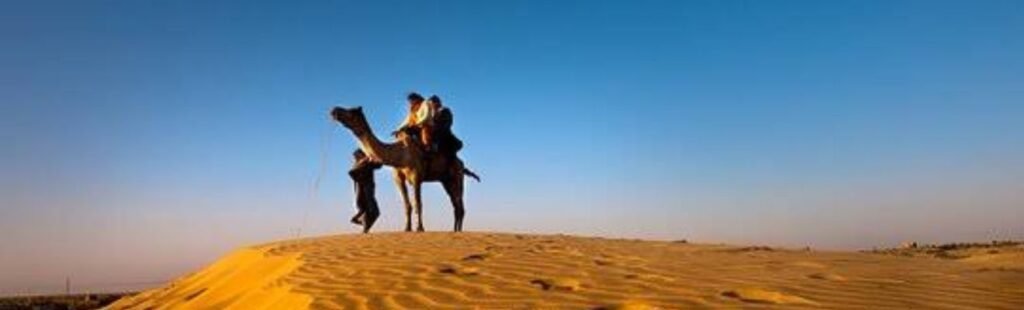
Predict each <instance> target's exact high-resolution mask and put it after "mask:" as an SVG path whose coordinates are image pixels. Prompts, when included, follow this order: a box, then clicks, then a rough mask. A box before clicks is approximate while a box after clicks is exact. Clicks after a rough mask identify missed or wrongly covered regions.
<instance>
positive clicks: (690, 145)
mask: <svg viewBox="0 0 1024 310" xmlns="http://www.w3.org/2000/svg"><path fill="white" fill-rule="evenodd" d="M214 2H215V3H214ZM246 2H248V1H245V2H243V1H239V2H237V3H231V2H226V1H67V2H61V1H5V2H4V3H3V4H2V5H0V42H2V43H0V44H2V46H0V141H2V144H0V294H3V293H12V292H30V291H31V292H43V291H48V290H60V289H63V284H64V278H65V276H70V277H71V278H72V282H73V285H76V287H79V288H83V289H110V288H112V287H115V286H118V285H131V284H133V283H151V282H154V281H162V280H167V279H169V278H172V277H174V276H176V275H179V274H181V273H182V272H184V271H189V270H193V269H195V268H197V267H198V266H200V265H201V264H203V263H206V262H209V261H211V260H213V259H215V258H216V257H217V256H219V255H222V254H224V253H225V252H226V251H228V250H230V249H232V248H235V247H238V246H241V245H245V244H254V243H260V242H268V241H271V240H275V239H283V238H291V237H294V236H296V235H299V234H301V235H303V236H309V235H319V234H331V233H353V232H356V231H357V227H355V226H352V225H350V224H348V223H347V222H346V220H347V219H348V217H349V216H351V214H352V213H353V206H352V197H351V183H350V182H349V181H348V179H347V176H346V175H345V174H344V171H345V170H346V169H347V168H348V165H349V154H350V152H351V150H352V149H353V148H354V147H355V143H354V140H353V139H352V138H351V136H350V135H349V133H348V132H347V131H345V130H343V129H341V128H339V127H338V126H336V125H334V124H332V123H330V122H329V121H328V119H327V111H328V109H329V108H330V107H331V106H333V105H337V104H341V105H346V106H354V105H361V106H363V107H364V109H365V111H366V113H367V116H368V118H369V120H370V122H371V123H372V124H373V126H374V127H375V128H376V130H377V131H378V133H385V134H386V133H387V132H388V131H390V129H391V128H392V127H394V126H395V125H397V124H398V123H399V121H400V119H401V117H402V114H403V111H404V101H403V98H404V95H405V94H406V93H407V92H408V91H411V90H417V91H420V92H423V93H424V94H435V93H436V94H438V95H440V96H442V97H443V98H444V99H445V103H446V104H447V105H449V106H451V107H452V108H453V109H454V111H455V115H456V125H455V131H456V133H457V134H458V135H460V136H461V137H462V138H463V140H464V141H466V143H467V146H466V148H465V149H464V151H463V153H462V156H463V158H464V159H465V160H466V162H467V163H468V165H469V166H470V167H471V168H473V169H474V170H475V171H477V172H479V173H480V174H481V175H482V176H483V179H484V182H483V183H470V184H469V185H468V188H467V198H466V200H467V209H468V211H467V220H466V226H465V227H466V229H467V230H489V231H515V232H533V233H572V234H585V235H603V236H619V237H638V238H651V239H682V238H686V239H689V240H692V241H698V242H730V243H757V244H770V245H783V246H804V245H810V246H813V247H819V248H838V249H859V248H870V247H872V246H891V245H894V244H897V243H899V242H900V241H905V240H916V241H921V242H938V241H965V240H989V239H992V238H1022V237H1024V2H1022V1H953V2H950V1H700V2H697V1H615V2H612V1H607V2H604V1H579V2H572V1H460V2H433V1H408V2H391V1H358V2H356V1H351V2H349V1H324V2H319V1H299V2H303V3H288V4H285V1H280V3H278V4H254V3H246ZM377 176H378V189H377V192H378V198H379V199H380V201H381V204H382V206H381V207H382V212H383V218H382V220H381V222H380V223H379V224H378V231H387V230H397V229H400V228H401V227H402V223H403V214H402V213H403V212H402V211H401V209H402V208H401V207H400V205H399V203H398V202H397V193H396V191H395V189H394V188H393V186H391V181H390V174H389V173H388V172H385V171H382V172H379V173H378V174H377ZM318 178H319V179H320V180H321V181H320V182H317V181H316V180H317V179H318ZM317 184H318V186H317ZM426 190H427V194H426V198H427V200H426V206H425V217H426V226H427V229H428V230H448V229H450V228H451V220H452V212H451V208H450V206H449V205H448V204H447V201H446V200H445V199H444V196H443V191H442V190H441V188H440V187H439V186H437V185H431V186H428V187H427V189H426Z"/></svg>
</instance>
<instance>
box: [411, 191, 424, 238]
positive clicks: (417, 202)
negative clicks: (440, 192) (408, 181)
mask: <svg viewBox="0 0 1024 310" xmlns="http://www.w3.org/2000/svg"><path fill="white" fill-rule="evenodd" d="M422 189H423V182H420V181H415V182H413V183H412V195H413V200H414V201H413V202H414V204H413V206H415V207H416V231H423V196H422V193H423V191H422Z"/></svg>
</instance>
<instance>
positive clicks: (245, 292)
mask: <svg viewBox="0 0 1024 310" xmlns="http://www.w3.org/2000/svg"><path fill="white" fill-rule="evenodd" d="M301 265H302V262H301V261H300V260H299V254H298V253H294V254H287V255H271V254H269V253H266V251H265V250H261V249H259V248H243V249H241V250H238V251H235V252H234V253H231V254H229V255H228V256H226V257H224V258H222V259H220V260H218V261H217V262H216V263H214V264H213V265H210V266H209V267H207V268H206V269H203V270H202V271H200V272H198V273H195V274H192V275H188V276H185V277H183V278H181V279H179V280H176V281H174V282H173V283H171V284H169V285H168V286H167V287H165V288H160V289H156V290H151V291H147V292H143V293H141V294H139V295H135V296H130V297H126V298H124V299H122V300H119V301H117V302H116V303H114V304H113V305H111V306H110V309H148V308H189V309H223V308H228V307H236V308H242V309H255V308H263V307H269V308H270V309H296V308H307V307H309V305H310V303H311V302H312V300H313V299H312V298H311V297H310V296H306V295H302V294H297V293H295V292H293V291H292V289H291V286H290V285H288V284H287V283H285V282H284V281H282V277H284V276H285V275H288V274H291V273H292V272H294V271H295V270H296V269H298V268H299V266H301Z"/></svg>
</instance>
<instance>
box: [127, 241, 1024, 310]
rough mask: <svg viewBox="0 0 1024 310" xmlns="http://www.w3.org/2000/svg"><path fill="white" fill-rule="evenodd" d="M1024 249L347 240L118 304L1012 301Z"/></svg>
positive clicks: (297, 244) (638, 305) (273, 250)
mask: <svg viewBox="0 0 1024 310" xmlns="http://www.w3.org/2000/svg"><path fill="white" fill-rule="evenodd" d="M993 253H995V254H993ZM1020 253H1024V248H1022V247H1005V248H1000V249H999V252H998V253H996V252H992V251H986V252H978V253H977V254H978V255H979V256H977V257H978V258H976V259H971V258H970V257H971V256H970V255H971V254H964V255H962V256H963V257H964V258H962V259H943V258H934V257H916V256H914V257H906V256H894V255H880V254H872V253H860V252H820V251H807V250H787V249H780V248H769V247H733V246H723V245H701V244H692V243H674V242H661V241H641V240H621V239H604V238H588V237H573V236H564V235H518V234H498V233H383V234H369V235H338V236H328V237H320V238H310V239H300V240H291V241H284V242H278V243H273V244H267V245H263V246H258V247H251V248H245V249H242V250H239V251H237V252H234V253H232V254H230V255H228V256H226V257H225V258H224V259H222V260H220V261H218V262H217V263H215V264H213V265H211V266H209V267H207V268H206V269H204V270H202V271H200V272H198V273H196V274H193V275H189V276H185V277H183V278H181V279H180V280H177V281H175V282H173V283H171V284H170V285H168V286H167V287H165V288H160V289H155V290H152V291H148V292H144V293H142V294H139V295H137V296H134V297H130V298H126V299H124V300H121V301H119V302H118V303H116V304H115V305H114V307H112V308H113V309H145V308H148V307H151V306H155V307H156V308H199V309H203V308H226V307H232V308H240V309H249V308H253V306H255V305H260V306H263V307H256V308H266V307H268V306H269V307H270V308H275V309H303V308H314V309H464V308H474V309H680V308H693V307H699V308H706V307H730V308H737V307H750V306H764V305H780V306H786V307H824V308H855V309H878V308H943V307H965V308H989V309H991V308H996V309H1000V308H1002V309H1012V308H1015V307H1017V306H1019V305H1021V304H1024V291H1021V290H1020V289H1019V288H1020V287H1024V273H1022V272H1019V270H1018V269H1016V268H1013V264H1015V262H1016V261H1017V260H1018V257H1020V256H1019V254H1020ZM997 254H998V256H994V255H997ZM986 255H987V256H986ZM958 257H959V256H958Z"/></svg>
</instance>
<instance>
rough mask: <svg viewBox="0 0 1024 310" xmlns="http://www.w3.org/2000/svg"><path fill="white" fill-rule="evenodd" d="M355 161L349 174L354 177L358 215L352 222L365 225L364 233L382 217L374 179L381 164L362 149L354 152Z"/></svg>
mask: <svg viewBox="0 0 1024 310" xmlns="http://www.w3.org/2000/svg"><path fill="white" fill-rule="evenodd" d="M352 157H354V162H353V163H352V169H349V171H348V176H349V177H351V178H352V184H353V185H354V186H355V193H356V209H357V212H356V215H355V216H353V217H352V223H353V224H356V225H362V226H363V233H364V234H365V233H368V232H370V228H372V227H373V223H374V222H376V221H377V218H378V217H380V208H379V207H378V206H377V198H376V191H377V186H376V184H375V183H374V181H373V172H374V171H376V170H377V169H380V167H381V164H379V163H375V162H373V161H372V160H370V158H368V157H366V154H364V153H363V151H362V150H356V151H355V152H354V153H352Z"/></svg>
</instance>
